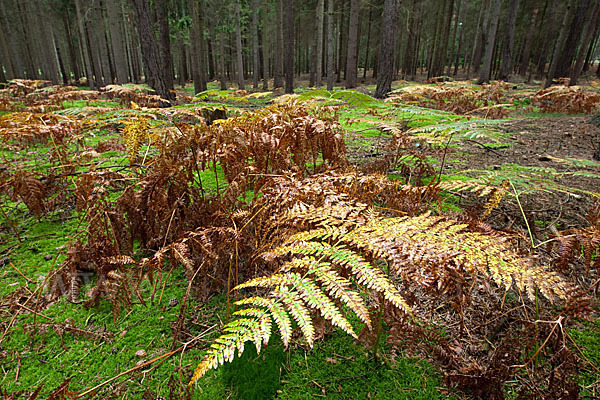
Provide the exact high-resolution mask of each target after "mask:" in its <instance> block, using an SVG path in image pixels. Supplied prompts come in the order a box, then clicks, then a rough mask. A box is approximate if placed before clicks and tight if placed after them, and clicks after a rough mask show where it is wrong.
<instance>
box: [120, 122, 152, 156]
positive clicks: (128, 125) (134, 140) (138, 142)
mask: <svg viewBox="0 0 600 400" xmlns="http://www.w3.org/2000/svg"><path fill="white" fill-rule="evenodd" d="M149 129H150V122H149V121H148V119H146V118H143V117H138V118H136V119H133V120H131V121H128V122H125V126H124V127H123V129H122V130H121V132H122V133H123V141H124V142H125V146H126V147H127V156H128V157H129V163H130V164H133V163H135V159H136V158H137V154H138V152H139V151H140V147H142V143H144V141H145V140H146V138H147V137H148V130H149Z"/></svg>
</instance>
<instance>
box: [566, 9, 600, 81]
mask: <svg viewBox="0 0 600 400" xmlns="http://www.w3.org/2000/svg"><path fill="white" fill-rule="evenodd" d="M599 8H600V1H596V2H595V3H594V6H593V9H592V14H591V16H590V18H589V22H588V24H587V27H586V28H585V35H584V37H583V41H582V42H581V46H579V54H578V55H577V60H576V61H575V66H574V67H573V71H572V72H571V80H570V82H569V86H571V85H577V80H578V79H579V74H581V69H582V68H583V62H584V61H585V57H586V55H587V50H588V47H589V45H590V42H591V41H592V34H593V33H594V32H595V30H596V21H597V20H598V10H599Z"/></svg>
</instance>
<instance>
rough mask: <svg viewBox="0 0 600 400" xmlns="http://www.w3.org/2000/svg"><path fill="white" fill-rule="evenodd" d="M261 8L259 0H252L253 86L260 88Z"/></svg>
mask: <svg viewBox="0 0 600 400" xmlns="http://www.w3.org/2000/svg"><path fill="white" fill-rule="evenodd" d="M259 10H260V3H259V0H252V78H253V82H252V83H253V87H254V89H258V79H259V75H260V58H259V54H258V50H259V47H258V11H259Z"/></svg>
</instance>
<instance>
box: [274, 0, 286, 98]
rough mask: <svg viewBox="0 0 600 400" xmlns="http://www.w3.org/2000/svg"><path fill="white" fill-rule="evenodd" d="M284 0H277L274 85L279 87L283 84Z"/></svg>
mask: <svg viewBox="0 0 600 400" xmlns="http://www.w3.org/2000/svg"><path fill="white" fill-rule="evenodd" d="M283 2H284V0H275V7H276V8H277V10H276V12H277V17H276V18H277V22H276V25H277V30H276V33H275V36H276V38H275V57H274V60H273V61H274V63H275V74H274V75H275V77H274V82H273V85H274V86H275V87H276V88H278V87H282V86H283V79H282V78H283Z"/></svg>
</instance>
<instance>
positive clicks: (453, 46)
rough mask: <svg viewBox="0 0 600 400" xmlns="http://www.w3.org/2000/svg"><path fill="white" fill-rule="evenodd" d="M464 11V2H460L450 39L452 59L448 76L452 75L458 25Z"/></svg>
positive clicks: (450, 58)
mask: <svg viewBox="0 0 600 400" xmlns="http://www.w3.org/2000/svg"><path fill="white" fill-rule="evenodd" d="M461 10H462V0H458V7H457V8H456V18H454V28H453V29H452V39H450V46H451V47H450V57H449V58H448V59H449V60H450V61H449V62H448V70H447V72H446V75H450V70H451V69H452V60H454V49H455V47H456V34H457V33H458V24H459V21H460V17H461V15H460V13H461Z"/></svg>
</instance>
